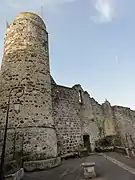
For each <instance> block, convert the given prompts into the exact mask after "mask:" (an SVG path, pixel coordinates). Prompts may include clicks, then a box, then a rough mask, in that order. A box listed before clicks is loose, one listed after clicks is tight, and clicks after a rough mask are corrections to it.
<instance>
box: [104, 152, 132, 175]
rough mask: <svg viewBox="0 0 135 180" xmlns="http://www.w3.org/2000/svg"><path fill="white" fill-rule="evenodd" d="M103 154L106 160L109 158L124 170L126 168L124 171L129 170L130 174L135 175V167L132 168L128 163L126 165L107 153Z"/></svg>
mask: <svg viewBox="0 0 135 180" xmlns="http://www.w3.org/2000/svg"><path fill="white" fill-rule="evenodd" d="M103 156H104V157H105V158H106V159H108V160H110V161H111V162H113V163H114V164H117V165H118V166H120V167H121V168H123V169H124V170H126V171H128V172H130V173H131V174H133V175H135V169H134V168H131V167H130V166H128V165H126V164H124V163H122V162H120V161H118V160H116V159H114V158H112V157H110V156H107V155H105V154H103Z"/></svg>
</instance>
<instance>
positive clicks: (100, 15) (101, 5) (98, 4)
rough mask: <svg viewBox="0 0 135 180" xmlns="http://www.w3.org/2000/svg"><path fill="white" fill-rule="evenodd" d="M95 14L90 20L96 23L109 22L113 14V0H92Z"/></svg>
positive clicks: (114, 14) (114, 12)
mask: <svg viewBox="0 0 135 180" xmlns="http://www.w3.org/2000/svg"><path fill="white" fill-rule="evenodd" d="M93 2H94V7H95V10H96V15H95V16H93V17H92V20H93V21H94V22H96V23H107V22H111V21H112V20H113V19H114V18H115V16H116V11H115V0H94V1H93Z"/></svg>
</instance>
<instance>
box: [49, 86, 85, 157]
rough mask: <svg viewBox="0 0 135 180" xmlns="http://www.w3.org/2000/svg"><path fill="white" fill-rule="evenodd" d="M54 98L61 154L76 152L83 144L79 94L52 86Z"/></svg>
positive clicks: (73, 89)
mask: <svg viewBox="0 0 135 180" xmlns="http://www.w3.org/2000/svg"><path fill="white" fill-rule="evenodd" d="M52 98H53V118H54V122H55V127H56V132H57V137H58V146H59V153H61V154H66V153H69V152H73V151H76V150H78V147H79V145H80V144H81V143H82V139H81V124H80V123H81V122H80V115H79V114H80V104H79V97H78V92H77V90H76V89H75V88H67V87H63V86H59V85H52Z"/></svg>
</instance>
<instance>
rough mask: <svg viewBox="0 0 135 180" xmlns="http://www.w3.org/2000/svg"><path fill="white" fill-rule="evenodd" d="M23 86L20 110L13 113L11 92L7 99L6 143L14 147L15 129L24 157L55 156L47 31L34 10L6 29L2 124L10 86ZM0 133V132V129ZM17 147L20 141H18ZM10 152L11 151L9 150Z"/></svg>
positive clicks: (0, 108) (0, 87) (0, 97)
mask: <svg viewBox="0 0 135 180" xmlns="http://www.w3.org/2000/svg"><path fill="white" fill-rule="evenodd" d="M18 84H20V85H22V86H24V87H25V90H24V94H23V96H22V97H21V98H20V100H21V101H22V105H21V111H20V113H19V114H16V112H15V110H14V102H16V100H17V97H16V95H15V91H14V90H13V91H12V97H11V101H10V112H9V123H8V139H9V141H10V143H9V142H8V146H7V151H6V152H8V150H9V149H8V148H9V146H11V147H12V149H13V148H14V150H15V151H18V149H17V144H16V147H14V142H13V139H11V138H9V137H14V132H15V131H17V133H18V136H19V137H22V136H24V138H23V153H24V156H25V157H26V159H27V160H39V159H46V158H50V157H55V156H57V138H56V132H55V127H54V122H53V118H52V97H51V79H50V68H49V52H48V34H47V31H46V27H45V24H44V23H43V21H42V19H41V18H40V17H39V16H37V15H36V14H33V13H21V14H20V15H19V16H18V17H17V18H16V19H15V20H14V22H13V23H12V24H11V25H10V26H9V28H8V29H7V34H6V38H5V43H4V55H3V60H2V67H1V84H0V123H1V129H2V128H3V127H4V125H5V124H4V121H5V116H6V103H7V99H8V95H9V91H10V89H11V88H13V87H15V86H18ZM1 132H2V131H1ZM9 134H11V135H10V136H9ZM18 143H20V146H21V144H22V141H19V142H18ZM9 151H10V153H12V152H13V151H11V150H9Z"/></svg>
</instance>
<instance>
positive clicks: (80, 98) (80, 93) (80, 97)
mask: <svg viewBox="0 0 135 180" xmlns="http://www.w3.org/2000/svg"><path fill="white" fill-rule="evenodd" d="M79 103H81V104H82V91H81V90H79Z"/></svg>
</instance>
